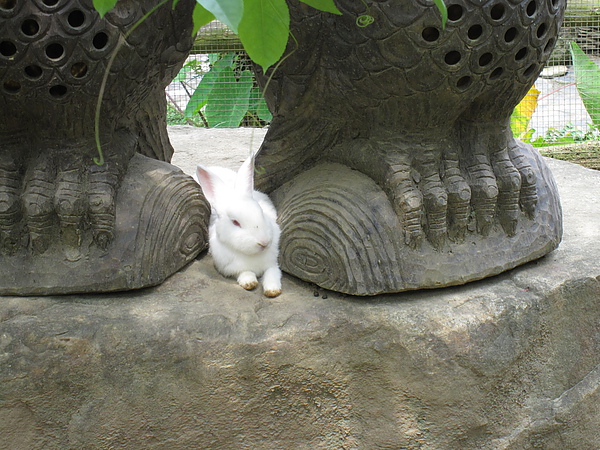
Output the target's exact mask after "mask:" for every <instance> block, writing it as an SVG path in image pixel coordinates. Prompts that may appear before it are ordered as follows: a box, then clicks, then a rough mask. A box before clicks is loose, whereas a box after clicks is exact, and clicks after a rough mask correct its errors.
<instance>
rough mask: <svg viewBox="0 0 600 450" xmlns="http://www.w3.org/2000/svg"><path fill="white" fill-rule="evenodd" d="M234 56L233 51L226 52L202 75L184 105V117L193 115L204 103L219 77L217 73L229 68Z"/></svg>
mask: <svg viewBox="0 0 600 450" xmlns="http://www.w3.org/2000/svg"><path fill="white" fill-rule="evenodd" d="M234 56H235V53H226V54H225V55H223V57H222V58H221V59H219V60H218V61H217V62H215V63H214V64H213V66H212V67H211V68H210V70H209V71H208V72H207V73H206V75H204V76H203V77H202V80H200V83H199V84H198V86H196V90H195V91H194V93H193V94H192V96H191V97H190V99H189V100H188V103H187V105H186V107H185V116H186V117H193V116H194V114H196V112H198V110H200V108H202V107H203V106H204V105H206V103H207V102H208V99H209V97H210V94H211V92H212V90H213V87H214V85H215V83H216V82H217V79H218V78H219V74H220V73H221V72H222V71H223V70H225V69H227V68H230V69H231V67H232V66H233V58H234Z"/></svg>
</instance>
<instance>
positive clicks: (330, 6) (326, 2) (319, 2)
mask: <svg viewBox="0 0 600 450" xmlns="http://www.w3.org/2000/svg"><path fill="white" fill-rule="evenodd" d="M300 1H301V2H302V3H306V4H307V5H308V6H312V7H313V8H315V9H318V10H319V11H325V12H329V13H332V14H340V15H341V14H342V13H341V12H340V10H339V9H337V6H335V3H333V0H300Z"/></svg>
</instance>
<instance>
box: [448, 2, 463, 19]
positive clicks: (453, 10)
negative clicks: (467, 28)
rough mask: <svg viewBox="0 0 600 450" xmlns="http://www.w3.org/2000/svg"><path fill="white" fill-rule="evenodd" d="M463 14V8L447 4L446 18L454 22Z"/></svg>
mask: <svg viewBox="0 0 600 450" xmlns="http://www.w3.org/2000/svg"><path fill="white" fill-rule="evenodd" d="M462 15H463V8H462V6H460V5H450V6H448V20H450V21H452V22H454V21H456V20H459V19H460V18H461V17H462Z"/></svg>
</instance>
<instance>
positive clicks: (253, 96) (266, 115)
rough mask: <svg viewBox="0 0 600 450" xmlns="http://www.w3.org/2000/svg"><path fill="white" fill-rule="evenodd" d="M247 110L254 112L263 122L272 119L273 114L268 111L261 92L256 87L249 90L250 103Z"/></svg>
mask: <svg viewBox="0 0 600 450" xmlns="http://www.w3.org/2000/svg"><path fill="white" fill-rule="evenodd" d="M248 111H252V112H254V113H256V115H257V116H258V118H259V119H260V120H264V121H265V122H270V121H271V120H273V114H271V111H269V108H268V107H267V102H265V99H264V97H263V95H262V92H261V91H260V89H259V88H257V87H253V88H252V90H251V91H250V104H249V105H248Z"/></svg>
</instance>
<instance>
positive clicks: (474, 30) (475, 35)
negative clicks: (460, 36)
mask: <svg viewBox="0 0 600 450" xmlns="http://www.w3.org/2000/svg"><path fill="white" fill-rule="evenodd" d="M482 34H483V27H482V26H481V25H477V24H475V25H473V26H472V27H471V28H469V31H467V36H468V38H469V39H471V40H472V41H474V40H475V39H479V38H480V37H481V35H482Z"/></svg>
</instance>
